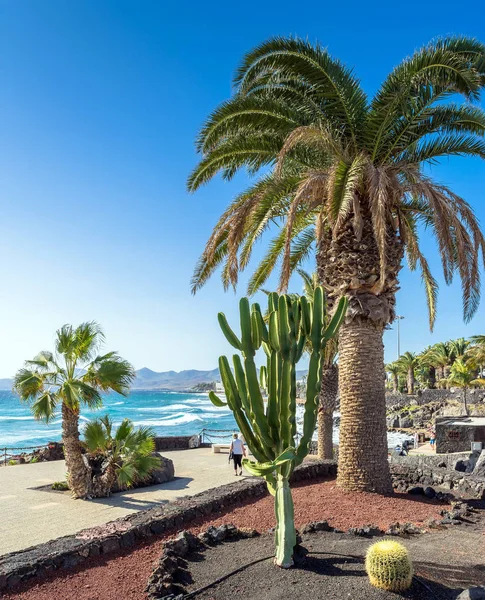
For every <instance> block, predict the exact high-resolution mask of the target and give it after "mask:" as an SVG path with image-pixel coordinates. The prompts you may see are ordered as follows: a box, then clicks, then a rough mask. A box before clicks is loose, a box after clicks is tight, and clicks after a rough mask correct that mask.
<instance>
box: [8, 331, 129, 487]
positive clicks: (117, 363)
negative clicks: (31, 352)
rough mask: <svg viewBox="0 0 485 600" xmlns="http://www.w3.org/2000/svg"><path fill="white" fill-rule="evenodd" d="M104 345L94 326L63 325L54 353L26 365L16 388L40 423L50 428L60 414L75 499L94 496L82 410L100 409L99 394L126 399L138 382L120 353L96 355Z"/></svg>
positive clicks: (36, 358) (57, 335)
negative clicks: (83, 443)
mask: <svg viewBox="0 0 485 600" xmlns="http://www.w3.org/2000/svg"><path fill="white" fill-rule="evenodd" d="M103 341H104V334H103V331H102V330H101V328H100V326H99V325H98V324H97V323H95V322H94V321H93V322H89V323H82V324H81V325H79V326H78V327H75V328H74V327H73V326H72V325H64V326H63V327H61V329H59V330H58V331H57V332H56V339H55V353H52V352H48V351H45V350H44V351H42V352H40V353H39V354H38V355H37V356H36V357H35V358H34V359H33V360H28V361H26V362H25V367H24V368H22V369H20V370H19V371H18V372H17V374H16V375H15V378H14V383H13V389H14V391H15V392H16V393H17V394H18V395H19V396H20V399H21V400H23V401H25V402H27V403H29V405H30V408H31V411H32V414H33V415H34V417H35V418H36V419H39V420H42V421H45V422H46V423H48V422H49V421H51V420H52V418H53V417H54V416H55V415H56V414H57V411H58V409H60V410H61V414H62V441H63V443H64V455H65V458H66V466H67V471H68V485H69V488H70V490H71V492H72V494H73V496H74V497H76V498H87V497H89V496H90V494H91V476H90V475H91V474H90V470H89V468H88V465H87V464H86V462H85V460H84V458H83V454H82V448H81V443H80V441H79V414H80V410H81V407H82V406H87V407H88V408H89V409H91V410H93V409H97V408H100V407H101V406H102V404H103V399H102V397H101V392H109V391H114V392H118V393H119V394H123V395H126V394H127V393H128V391H129V389H130V384H131V382H132V381H133V379H134V378H135V370H134V368H133V367H132V365H131V364H130V363H129V362H127V361H126V360H123V359H122V358H121V357H120V356H119V355H118V354H117V353H116V352H108V353H107V354H103V355H100V354H98V351H99V348H100V346H101V344H102V342H103Z"/></svg>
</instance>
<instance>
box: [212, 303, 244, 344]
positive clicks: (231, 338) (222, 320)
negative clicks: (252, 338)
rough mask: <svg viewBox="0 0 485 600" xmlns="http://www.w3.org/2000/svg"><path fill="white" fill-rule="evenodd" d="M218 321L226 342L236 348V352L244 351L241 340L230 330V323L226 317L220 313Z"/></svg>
mask: <svg viewBox="0 0 485 600" xmlns="http://www.w3.org/2000/svg"><path fill="white" fill-rule="evenodd" d="M217 320H218V321H219V326H220V328H221V331H222V333H223V334H224V335H225V337H226V340H227V341H228V342H229V343H230V344H231V346H233V347H234V348H236V350H242V345H241V342H240V341H239V338H238V337H237V335H236V334H235V333H234V331H233V330H232V329H231V328H230V326H229V323H228V322H227V319H226V315H225V314H224V313H222V312H220V313H219V314H218V315H217Z"/></svg>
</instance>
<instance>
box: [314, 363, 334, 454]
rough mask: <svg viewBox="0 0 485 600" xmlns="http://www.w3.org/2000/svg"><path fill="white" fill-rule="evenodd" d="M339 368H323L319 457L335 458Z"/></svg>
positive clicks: (319, 412) (319, 419)
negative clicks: (335, 415) (334, 414)
mask: <svg viewBox="0 0 485 600" xmlns="http://www.w3.org/2000/svg"><path fill="white" fill-rule="evenodd" d="M337 394H338V367H337V365H330V366H325V365H323V367H322V387H321V389H320V396H319V407H318V457H319V458H325V459H332V458H333V441H332V434H333V412H334V410H335V405H336V404H337Z"/></svg>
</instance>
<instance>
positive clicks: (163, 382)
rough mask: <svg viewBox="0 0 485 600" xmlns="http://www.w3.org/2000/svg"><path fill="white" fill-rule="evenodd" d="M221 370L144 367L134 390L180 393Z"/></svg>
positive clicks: (6, 384)
mask: <svg viewBox="0 0 485 600" xmlns="http://www.w3.org/2000/svg"><path fill="white" fill-rule="evenodd" d="M305 373H306V371H297V372H296V376H297V378H298V379H300V378H301V377H302V376H303V375H305ZM220 379H221V377H220V375H219V369H213V370H212V371H197V370H195V369H189V370H187V371H179V372H177V371H162V372H161V373H157V372H156V371H152V370H151V369H147V368H146V367H143V368H142V369H138V371H136V379H135V381H134V382H133V386H132V389H134V390H169V391H174V392H176V391H180V390H190V389H192V388H193V387H194V386H196V385H198V384H200V383H212V382H213V381H220ZM11 389H12V380H11V379H0V390H11Z"/></svg>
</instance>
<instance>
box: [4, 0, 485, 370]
mask: <svg viewBox="0 0 485 600" xmlns="http://www.w3.org/2000/svg"><path fill="white" fill-rule="evenodd" d="M447 33H465V34H468V35H474V36H477V37H479V38H481V39H482V40H485V24H484V22H483V20H480V19H473V18H472V17H471V16H470V11H461V10H459V7H458V5H457V4H456V3H455V2H454V3H451V2H449V3H447V2H442V1H441V2H438V1H437V0H433V1H431V2H426V3H423V4H421V5H420V7H419V11H416V10H415V9H412V5H411V4H409V3H406V4H404V3H394V4H393V3H389V2H371V3H369V2H367V3H361V2H348V3H346V4H345V6H344V5H343V4H341V3H331V4H330V3H324V2H318V3H317V2H315V3H306V4H297V3H295V2H285V1H281V0H280V1H278V2H274V1H266V2H255V1H252V0H250V1H247V2H244V3H243V4H241V3H231V2H214V1H211V0H208V1H207V2H204V3H202V2H191V1H187V0H186V1H185V2H178V3H176V2H171V3H168V2H164V1H154V0H152V1H140V0H138V1H136V2H135V0H131V1H129V2H128V1H123V0H113V1H108V0H97V1H94V0H82V1H81V0H69V1H67V0H62V1H61V0H44V1H43V2H39V1H38V0H23V1H22V2H19V1H18V0H3V1H2V2H0V61H1V71H0V72H1V80H2V85H1V92H0V115H1V120H2V127H1V135H0V198H1V207H2V210H1V219H0V260H1V271H0V274H1V275H0V282H1V285H0V332H1V336H2V344H1V348H0V376H10V375H12V374H13V373H14V372H15V370H16V369H17V368H18V367H20V366H21V364H22V361H23V360H24V359H25V358H29V357H30V356H31V355H33V354H35V353H36V352H37V351H38V350H40V349H41V348H49V347H51V345H52V338H53V333H54V331H55V329H57V328H58V327H59V326H60V325H62V324H63V323H65V322H70V323H74V324H76V323H79V322H81V321H84V320H91V319H96V320H97V321H99V322H100V323H101V324H102V325H103V327H104V329H105V331H106V334H107V337H108V346H109V347H110V348H113V349H117V350H119V351H120V352H121V353H122V354H123V356H125V357H126V358H128V359H129V360H131V361H132V362H133V363H134V364H135V366H136V367H137V368H139V367H142V366H148V367H150V368H152V369H155V370H169V369H174V370H181V369H184V368H199V369H210V368H214V367H215V366H216V364H217V357H218V355H219V354H220V353H221V352H226V351H227V350H228V347H227V345H226V344H225V342H224V341H223V339H222V336H221V334H220V332H219V330H218V326H217V321H216V314H217V312H218V311H219V310H224V311H225V312H226V313H227V314H228V317H229V318H230V319H231V317H233V318H234V316H235V312H236V307H237V301H236V298H235V296H234V294H232V293H228V294H224V293H223V291H222V289H221V286H220V282H219V280H218V279H217V278H214V279H213V280H212V281H211V282H210V283H209V284H208V285H207V286H206V288H205V289H203V290H202V291H201V292H200V293H199V294H198V295H197V296H196V297H193V296H191V294H190V288H189V281H190V276H191V273H192V269H193V265H194V263H195V261H196V259H197V257H198V255H199V254H200V251H201V249H202V247H203V245H204V242H205V240H206V238H207V236H208V235H209V233H210V231H211V227H212V226H213V225H214V223H215V221H216V219H217V217H218V215H219V214H220V212H221V211H222V210H223V209H224V207H225V206H226V205H227V203H228V202H229V201H230V200H231V199H232V198H233V197H234V195H235V194H236V193H237V192H238V191H239V190H240V189H242V187H243V186H244V184H245V182H246V179H245V177H244V176H240V177H237V178H236V179H235V180H234V181H233V182H231V183H230V184H227V183H224V182H222V181H221V180H215V181H213V182H212V183H211V184H209V185H208V186H206V187H205V188H203V189H202V190H200V191H199V192H197V193H196V194H195V195H189V194H187V193H186V191H185V181H186V177H187V175H188V173H189V172H190V170H191V168H192V167H193V166H194V164H195V162H196V155H195V151H194V138H195V135H196V134H197V131H198V129H199V127H200V125H201V123H202V122H203V120H204V118H205V117H206V116H207V114H208V113H209V112H210V111H211V110H213V109H214V108H215V106H216V105H217V104H218V103H219V102H221V101H222V100H224V99H226V98H227V97H228V96H229V95H230V93H231V77H232V73H233V71H234V68H235V67H236V66H237V64H238V62H239V61H240V59H241V57H242V55H243V54H244V53H245V52H246V51H247V50H249V49H250V48H251V47H252V46H254V45H255V44H258V43H260V42H261V41H263V40H264V39H266V38H268V37H270V36H273V35H289V34H293V35H298V36H301V37H308V38H309V39H310V40H312V41H314V40H319V41H320V42H321V43H322V44H323V45H326V46H328V48H329V50H330V52H331V53H332V54H334V55H335V56H338V57H339V58H340V59H342V60H343V61H344V62H346V63H347V64H348V65H350V66H353V67H354V68H355V70H356V73H357V75H358V76H359V77H360V78H361V80H362V82H363V85H364V87H365V89H366V91H367V92H368V93H373V92H374V91H375V90H376V88H377V86H378V85H379V83H380V82H381V80H382V79H383V77H385V75H386V74H387V73H388V72H389V70H390V69H391V68H392V67H393V66H394V65H395V64H396V63H398V62H399V61H400V60H401V59H402V58H403V57H404V56H406V55H408V54H410V53H411V52H412V51H413V50H414V49H415V48H416V47H419V46H421V45H423V44H424V43H426V42H427V41H428V40H429V39H431V38H433V37H435V36H437V35H440V34H447ZM433 174H434V175H435V176H436V177H437V178H438V179H440V180H441V181H442V182H445V183H447V184H450V185H452V186H453V187H454V189H455V190H456V191H457V192H458V193H460V194H462V195H463V196H464V197H465V198H466V199H468V200H469V201H470V202H471V203H472V205H473V206H474V207H475V209H476V212H477V214H478V216H479V217H480V219H481V221H482V222H484V221H485V203H484V201H483V194H484V192H483V190H484V187H485V186H484V183H485V165H484V164H480V163H479V162H478V161H470V160H465V159H456V160H452V161H447V162H446V163H444V164H442V165H441V166H439V167H436V168H435V169H434V170H433ZM262 249H263V248H261V249H260V250H262ZM424 249H425V250H426V252H427V254H428V256H429V258H430V262H431V265H432V267H433V268H434V271H435V273H436V274H437V275H439V277H438V279H439V280H440V282H441V283H442V277H441V275H440V273H439V268H440V267H439V261H438V260H437V256H436V249H435V247H434V245H433V244H432V243H431V242H430V241H427V242H426V243H425V244H424ZM257 254H258V253H257ZM259 254H260V252H259ZM308 267H309V268H311V265H310V264H309V265H308ZM241 281H242V285H241V288H240V290H239V292H238V293H240V294H241V293H243V291H244V284H245V281H246V278H245V277H243V278H242V280H241ZM401 286H402V290H401V291H400V292H399V295H398V311H399V312H400V313H401V314H402V315H404V317H405V320H404V321H403V322H402V349H403V350H404V349H409V350H419V349H421V348H422V347H423V346H424V345H426V344H429V343H434V342H435V341H438V340H441V339H448V338H451V337H457V336H460V335H465V336H468V335H471V334H474V333H478V332H481V333H483V332H484V329H485V327H484V326H485V322H484V316H485V304H482V308H481V309H480V310H479V312H478V313H477V315H476V317H475V318H474V320H473V321H472V322H471V323H470V324H469V325H467V326H465V325H464V324H463V322H462V318H461V300H460V290H459V284H456V285H455V286H453V287H451V288H446V287H444V286H442V287H441V294H440V299H439V315H438V320H437V324H436V328H435V332H434V334H433V335H431V334H430V333H429V331H428V329H427V315H426V306H425V298H424V291H423V289H422V286H421V283H420V279H419V276H418V275H415V274H410V273H409V272H408V271H407V270H406V269H404V270H403V271H402V277H401ZM292 287H293V289H294V290H295V291H298V290H299V287H300V284H299V282H298V281H294V282H293V285H292ZM395 338H396V332H395V331H389V332H387V333H386V336H385V341H386V358H387V359H388V360H391V359H393V358H394V356H395V352H396V348H395V345H396V344H395Z"/></svg>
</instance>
